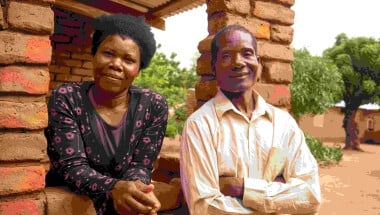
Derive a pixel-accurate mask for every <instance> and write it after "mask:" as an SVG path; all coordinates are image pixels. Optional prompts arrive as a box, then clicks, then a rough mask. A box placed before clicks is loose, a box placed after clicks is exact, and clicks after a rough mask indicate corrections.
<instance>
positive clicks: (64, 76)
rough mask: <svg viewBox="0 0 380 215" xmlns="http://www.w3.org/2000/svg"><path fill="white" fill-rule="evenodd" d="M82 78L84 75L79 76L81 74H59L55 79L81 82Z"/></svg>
mask: <svg viewBox="0 0 380 215" xmlns="http://www.w3.org/2000/svg"><path fill="white" fill-rule="evenodd" d="M81 78H82V76H79V75H67V74H57V75H56V76H55V81H63V82H79V81H81Z"/></svg>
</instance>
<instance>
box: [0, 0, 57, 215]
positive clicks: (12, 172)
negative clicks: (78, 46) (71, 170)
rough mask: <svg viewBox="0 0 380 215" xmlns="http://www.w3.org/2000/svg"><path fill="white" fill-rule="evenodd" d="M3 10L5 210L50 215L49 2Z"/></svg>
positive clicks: (0, 155)
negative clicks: (47, 135)
mask: <svg viewBox="0 0 380 215" xmlns="http://www.w3.org/2000/svg"><path fill="white" fill-rule="evenodd" d="M2 2H5V3H4V4H3V5H1V10H0V214H7V215H8V214H44V213H45V204H46V203H45V202H46V197H45V194H44V187H45V173H46V170H47V166H48V165H47V159H46V158H47V156H46V139H45V137H44V134H43V129H44V128H45V127H46V126H47V107H46V99H45V97H46V94H47V92H48V89H49V71H48V66H47V65H48V64H49V62H50V59H51V45H50V39H49V36H50V35H51V34H52V32H53V25H54V15H53V11H52V10H51V8H50V2H49V0H28V1H14V0H10V1H9V0H8V1H2Z"/></svg>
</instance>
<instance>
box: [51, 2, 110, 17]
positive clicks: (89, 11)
mask: <svg viewBox="0 0 380 215" xmlns="http://www.w3.org/2000/svg"><path fill="white" fill-rule="evenodd" d="M53 5H55V6H57V7H60V8H62V9H65V10H69V11H72V12H74V13H78V14H81V15H84V16H88V17H90V18H95V17H97V16H100V15H102V14H107V15H109V14H111V13H110V12H107V11H105V10H101V9H98V8H95V7H91V6H88V5H86V4H83V3H80V2H77V1H73V0H59V1H54V2H53Z"/></svg>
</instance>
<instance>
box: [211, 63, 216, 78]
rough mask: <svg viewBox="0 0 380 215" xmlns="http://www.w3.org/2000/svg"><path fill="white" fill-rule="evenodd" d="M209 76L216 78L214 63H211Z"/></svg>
mask: <svg viewBox="0 0 380 215" xmlns="http://www.w3.org/2000/svg"><path fill="white" fill-rule="evenodd" d="M211 74H212V75H213V76H214V77H215V78H216V69H215V64H214V63H211Z"/></svg>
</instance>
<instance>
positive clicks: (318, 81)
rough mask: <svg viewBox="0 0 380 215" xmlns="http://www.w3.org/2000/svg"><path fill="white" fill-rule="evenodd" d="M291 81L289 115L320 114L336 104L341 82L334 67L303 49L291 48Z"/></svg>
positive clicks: (326, 60) (297, 116) (341, 91)
mask: <svg viewBox="0 0 380 215" xmlns="http://www.w3.org/2000/svg"><path fill="white" fill-rule="evenodd" d="M293 52H294V57H295V58H294V61H293V63H292V68H293V82H292V84H291V85H290V90H291V95H292V98H291V103H292V110H291V111H292V113H293V116H294V117H295V118H296V120H298V118H299V117H300V116H301V115H303V114H307V113H311V114H321V113H324V112H325V111H326V110H327V108H329V107H331V105H333V104H334V103H336V102H337V101H339V100H340V99H341V97H342V93H343V81H342V77H341V74H340V73H339V72H338V69H337V67H336V66H335V65H334V64H333V63H332V62H331V61H330V60H328V59H326V58H322V57H318V56H312V55H310V53H309V52H308V50H307V49H299V50H296V49H293Z"/></svg>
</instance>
